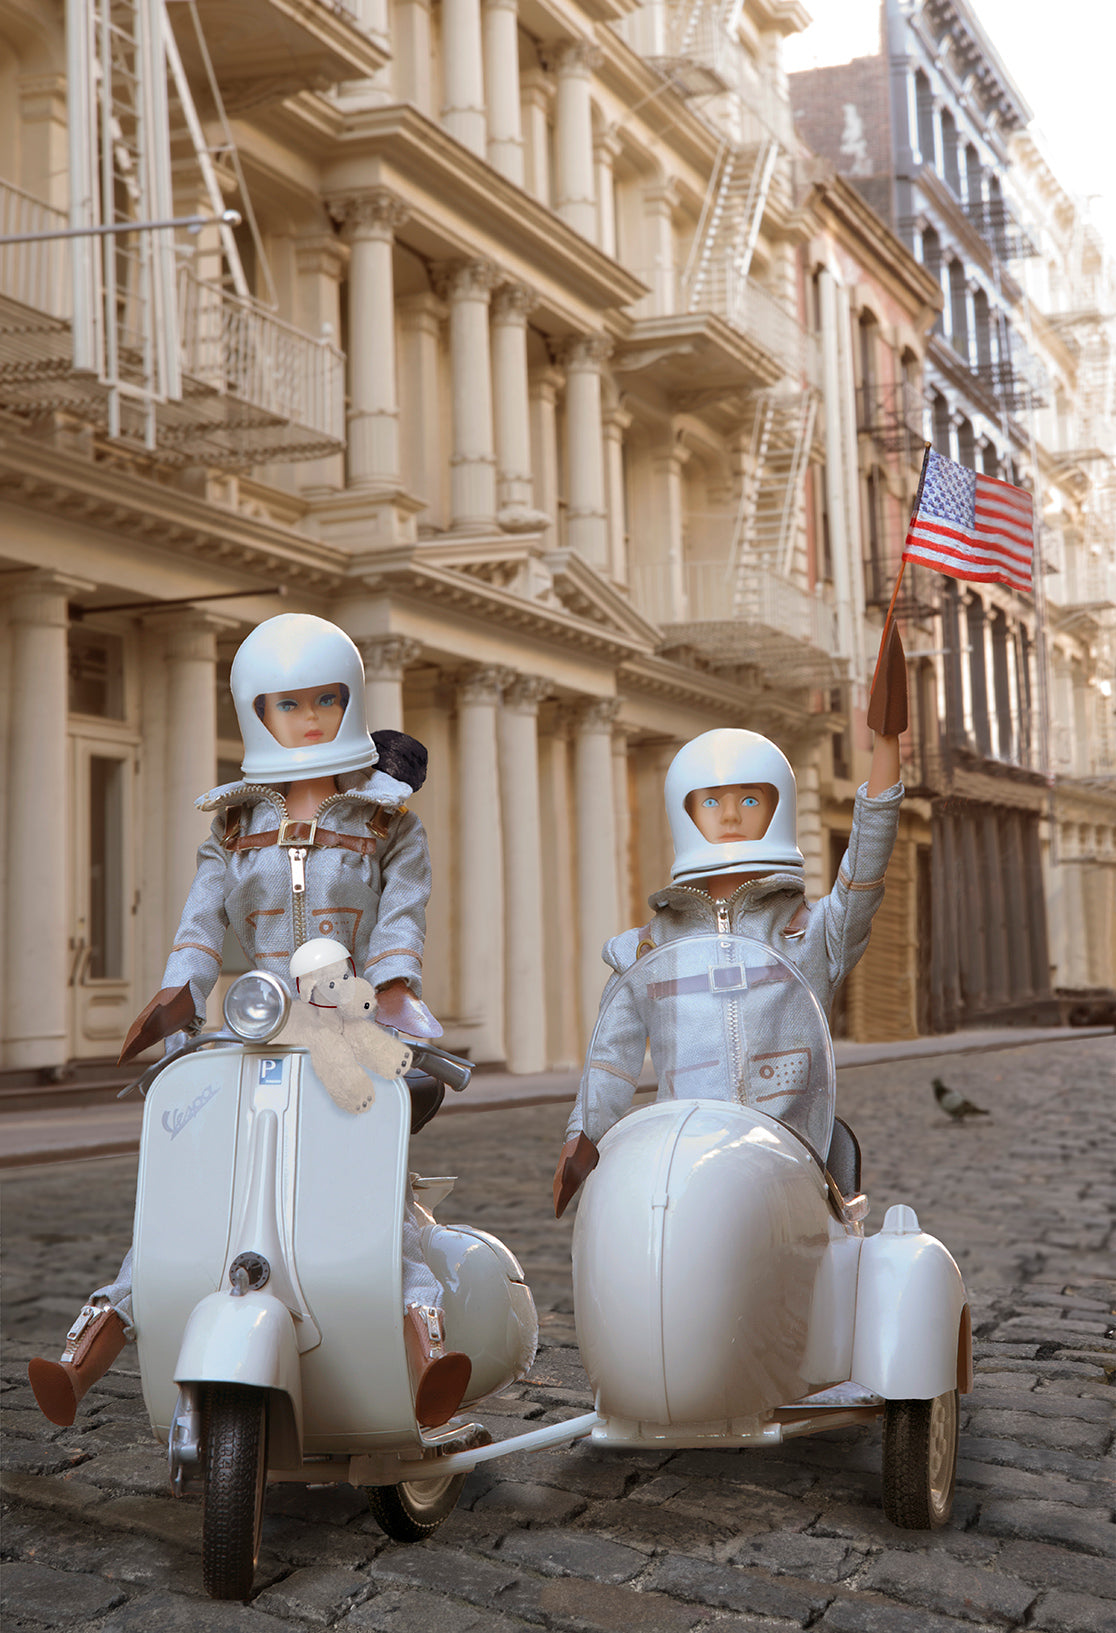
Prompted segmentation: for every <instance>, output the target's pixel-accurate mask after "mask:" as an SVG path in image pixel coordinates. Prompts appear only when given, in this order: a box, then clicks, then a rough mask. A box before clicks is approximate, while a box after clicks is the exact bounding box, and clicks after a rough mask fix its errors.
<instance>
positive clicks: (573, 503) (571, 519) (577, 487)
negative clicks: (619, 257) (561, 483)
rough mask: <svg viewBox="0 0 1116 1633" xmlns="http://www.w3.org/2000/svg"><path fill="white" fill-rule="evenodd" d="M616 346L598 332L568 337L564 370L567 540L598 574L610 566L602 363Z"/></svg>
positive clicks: (563, 359)
mask: <svg viewBox="0 0 1116 1633" xmlns="http://www.w3.org/2000/svg"><path fill="white" fill-rule="evenodd" d="M611 351H612V344H611V342H610V341H608V340H605V339H603V338H602V337H601V336H599V335H589V336H581V337H579V338H577V339H575V340H570V341H567V342H566V344H565V345H564V346H563V347H562V350H561V360H562V362H563V364H564V365H565V370H566V450H567V459H566V469H567V494H566V498H567V500H568V508H567V511H566V529H567V535H566V536H567V540H568V543H569V546H570V548H571V550H577V551H578V552H579V553H580V554H581V555H582V556H584V557H585V560H586V561H587V562H589V563H590V565H591V566H593V567H595V568H596V569H597V571H598V572H606V571H607V570H608V515H607V513H606V510H605V484H604V439H603V437H602V434H601V364H602V363H603V362H604V361H605V359H606V358H607V357H608V356H609V355H610V353H611Z"/></svg>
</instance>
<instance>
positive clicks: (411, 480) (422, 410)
mask: <svg viewBox="0 0 1116 1633" xmlns="http://www.w3.org/2000/svg"><path fill="white" fill-rule="evenodd" d="M398 312H399V329H400V349H401V351H402V354H403V355H402V357H401V358H400V369H399V408H400V419H401V427H402V433H403V436H402V456H401V466H402V471H403V480H404V483H405V485H406V487H407V490H408V492H409V493H411V494H413V495H414V497H415V499H416V500H421V501H422V502H423V503H424V504H425V506H426V510H425V513H424V514H423V518H422V520H421V521H420V522H419V524H418V530H419V533H420V534H422V533H423V532H426V533H432V532H434V531H435V530H436V529H437V528H438V526H439V525H440V524H441V523H443V522H444V520H445V511H444V507H445V491H444V481H443V464H444V461H443V457H442V447H441V441H442V439H441V437H440V436H439V435H438V425H439V414H440V401H441V392H440V389H439V385H440V382H439V360H438V341H439V336H440V333H441V327H442V322H443V320H444V318H445V307H444V306H443V305H442V302H441V301H440V300H439V299H438V297H437V296H436V295H430V294H422V295H405V296H404V297H403V299H402V300H401V301H400V302H399V303H398Z"/></svg>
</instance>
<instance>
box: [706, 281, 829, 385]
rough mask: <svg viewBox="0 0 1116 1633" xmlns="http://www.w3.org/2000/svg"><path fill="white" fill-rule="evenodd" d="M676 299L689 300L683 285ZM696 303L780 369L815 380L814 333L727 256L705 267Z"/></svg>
mask: <svg viewBox="0 0 1116 1633" xmlns="http://www.w3.org/2000/svg"><path fill="white" fill-rule="evenodd" d="M678 301H679V309H680V310H681V311H686V310H687V309H688V305H689V302H688V299H687V297H686V291H685V289H684V288H680V289H679V294H678ZM699 304H700V309H701V310H703V311H707V312H715V313H716V314H717V316H718V317H722V318H724V320H725V322H726V323H731V324H732V326H733V328H734V329H739V331H740V332H741V334H745V335H747V336H748V337H749V338H750V339H753V340H757V341H758V342H759V344H760V345H761V346H763V347H764V349H765V350H766V351H769V352H771V353H772V354H773V355H774V356H775V357H776V358H778V360H779V362H780V363H781V364H782V366H783V371H784V373H786V374H789V375H792V376H793V377H794V378H795V379H805V380H806V381H808V382H809V383H810V384H812V385H817V384H818V383H819V381H820V373H821V364H820V353H819V351H818V342H817V337H816V336H815V335H812V334H810V333H809V331H808V330H807V329H805V328H803V326H802V324H801V323H800V322H799V321H798V318H797V316H796V315H795V313H794V312H793V311H792V310H791V308H790V307H789V306H786V305H785V304H784V303H783V302H782V301H781V300H779V299H778V298H777V297H776V296H775V295H773V294H772V293H771V292H770V290H767V289H765V288H764V287H763V285H762V284H759V283H757V282H756V280H755V279H754V278H749V277H747V276H745V275H743V274H741V273H739V272H737V271H736V269H735V267H733V266H732V265H731V263H730V262H729V261H728V260H727V259H725V260H722V261H720V262H719V263H714V264H713V265H712V266H710V267H709V268H708V269H707V271H706V274H705V280H704V283H703V285H702V291H701V297H700V303H699Z"/></svg>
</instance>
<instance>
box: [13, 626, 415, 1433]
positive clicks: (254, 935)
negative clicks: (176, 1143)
mask: <svg viewBox="0 0 1116 1633" xmlns="http://www.w3.org/2000/svg"><path fill="white" fill-rule="evenodd" d="M231 686H232V695H233V702H234V704H235V706H236V713H237V720H238V722H239V725H240V730H241V735H242V737H243V740H244V760H243V766H242V772H243V777H242V780H241V781H239V782H236V783H229V784H226V785H225V786H223V787H220V788H215V789H211V790H210V791H209V792H208V793H206V794H203V795H201V797H200V798H199V799H198V801H197V805H198V808H199V809H200V810H204V811H209V812H212V813H213V825H212V829H211V831H210V834H209V837H208V838H207V839H206V840H205V841H204V842H203V844H202V845H201V847H200V849H199V851H198V866H197V872H196V874H195V876H194V881H193V884H192V886H191V888H190V892H189V895H188V897H187V900H186V903H185V906H184V908H183V911H182V917H181V920H180V922H179V926H178V929H177V932H176V934H175V937H174V944H173V946H172V948H171V952H170V956H169V958H168V960H167V963H166V967H165V969H164V972H163V979H162V988H161V990H160V991H159V992H158V993H157V994H156V996H155V997H154V998H153V999H152V1000H151V1002H150V1003H149V1004H148V1005H147V1007H146V1008H145V1009H144V1010H143V1011H142V1013H141V1014H140V1015H139V1016H138V1017H137V1018H136V1021H135V1022H134V1023H133V1026H132V1028H131V1030H130V1032H129V1034H128V1037H127V1039H126V1040H125V1044H124V1048H123V1050H122V1052H121V1056H120V1058H121V1061H122V1062H123V1061H127V1060H131V1059H133V1058H135V1056H136V1055H138V1054H140V1053H141V1052H142V1051H144V1050H145V1049H147V1048H149V1047H151V1046H153V1045H156V1044H159V1043H162V1042H163V1041H164V1040H165V1041H166V1046H167V1047H168V1048H173V1047H175V1046H177V1045H178V1044H181V1043H183V1042H185V1041H186V1039H187V1038H188V1037H190V1036H193V1035H194V1034H196V1033H197V1032H198V1031H199V1030H200V1028H201V1026H202V1024H203V1022H204V1020H205V1013H206V1000H207V999H208V997H209V994H210V992H211V991H212V989H213V986H214V984H215V983H216V981H217V977H218V975H219V974H220V971H221V958H222V948H223V945H224V941H225V936H226V933H227V932H228V931H229V930H231V931H232V932H233V934H234V935H235V936H236V938H237V940H238V941H239V943H240V946H241V948H242V949H243V951H244V953H245V955H246V957H247V959H248V961H249V963H250V964H251V965H253V966H256V967H259V968H263V969H267V970H270V971H272V972H273V973H274V974H275V976H276V978H277V979H278V980H279V981H280V983H281V984H284V983H287V982H288V981H289V976H288V963H289V960H290V957H291V954H292V952H293V951H294V950H295V949H296V948H297V947H299V946H300V945H301V944H302V943H303V942H305V941H308V940H310V939H312V938H314V937H318V936H323V935H324V936H332V937H333V938H335V939H339V940H341V941H343V942H344V944H345V946H346V948H347V950H348V951H349V952H350V953H351V954H352V956H353V959H354V965H355V970H356V972H357V973H358V974H359V975H360V976H362V977H367V978H368V979H370V980H371V982H372V983H373V984H374V986H375V989H376V1016H377V1019H378V1020H379V1021H380V1022H382V1023H383V1024H384V1025H385V1026H390V1027H393V1028H396V1029H398V1030H400V1031H402V1032H404V1033H405V1034H406V1035H407V1036H409V1037H418V1038H433V1037H437V1036H438V1035H439V1034H440V1032H441V1028H440V1026H439V1025H438V1023H437V1021H436V1020H435V1019H434V1017H433V1016H432V1015H431V1014H430V1011H429V1010H428V1009H427V1008H426V1006H425V1005H424V1004H423V1003H422V1001H421V1000H422V951H423V943H424V939H425V934H426V903H427V900H428V898H429V895H430V860H429V854H428V850H427V844H426V836H425V834H424V832H423V828H422V824H421V822H420V821H419V819H418V818H417V816H415V814H414V812H412V811H409V810H408V809H407V804H406V802H407V800H408V799H409V798H410V797H411V795H412V794H413V793H414V792H415V791H416V790H417V789H418V788H419V787H420V786H421V784H422V781H423V778H424V776H425V769H426V751H425V749H423V747H422V745H421V744H419V743H417V742H415V740H414V739H413V738H410V737H407V736H405V735H404V734H403V733H402V732H395V731H380V732H376V733H375V734H374V735H373V734H370V733H369V731H368V727H367V725H366V723H365V714H364V667H363V664H362V663H361V658H360V653H359V651H358V650H357V648H356V646H355V644H354V643H353V641H352V640H351V639H350V638H349V636H348V635H346V634H345V632H344V630H341V629H338V628H337V626H336V625H334V624H330V623H327V622H326V621H325V620H324V619H322V618H315V617H312V616H310V615H308V614H302V613H283V614H281V615H280V616H279V617H277V618H270V619H268V620H267V621H266V622H265V623H263V624H260V625H259V626H258V627H257V628H256V629H254V630H253V631H252V632H251V634H250V635H249V636H248V637H247V638H246V639H245V640H244V641H243V642H242V643H241V646H240V648H239V649H238V651H237V653H236V656H235V658H234V660H233V665H232V674H231ZM131 1270H132V1262H131V1254H129V1255H128V1256H127V1257H126V1258H125V1261H124V1263H123V1264H122V1265H121V1267H120V1270H119V1271H118V1272H117V1275H116V1278H115V1279H114V1280H113V1281H112V1282H111V1283H108V1284H106V1285H105V1286H104V1287H101V1288H99V1289H97V1291H96V1292H95V1293H94V1294H93V1295H92V1296H91V1298H90V1300H89V1302H88V1303H87V1304H86V1305H85V1307H84V1308H83V1310H82V1311H81V1313H80V1315H79V1317H78V1319H77V1321H76V1322H75V1323H74V1325H73V1327H71V1329H70V1332H69V1334H68V1336H67V1339H66V1345H65V1348H64V1350H63V1353H62V1356H61V1358H60V1359H59V1360H57V1361H54V1360H48V1359H45V1358H36V1359H35V1360H33V1361H32V1362H31V1365H30V1368H29V1374H30V1380H31V1385H32V1388H33V1390H34V1392H35V1397H36V1399H37V1400H38V1402H39V1405H40V1407H41V1408H42V1410H43V1412H44V1413H45V1414H46V1416H47V1417H49V1418H50V1420H51V1421H52V1422H53V1423H57V1424H62V1425H68V1424H71V1423H73V1421H74V1417H75V1414H76V1412H77V1407H78V1403H79V1402H80V1401H81V1399H82V1397H83V1396H84V1395H85V1393H86V1392H87V1390H88V1389H89V1388H90V1387H91V1386H92V1385H93V1384H94V1383H95V1382H96V1381H97V1379H98V1378H100V1377H101V1376H102V1375H103V1374H104V1372H105V1371H106V1370H107V1369H108V1367H109V1366H110V1365H111V1364H112V1362H113V1360H114V1359H115V1358H116V1356H117V1355H118V1354H119V1353H120V1351H121V1349H122V1348H123V1346H124V1344H125V1342H126V1340H127V1339H129V1338H130V1337H131V1336H132V1335H133V1333H134V1326H133V1320H132V1308H131Z"/></svg>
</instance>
